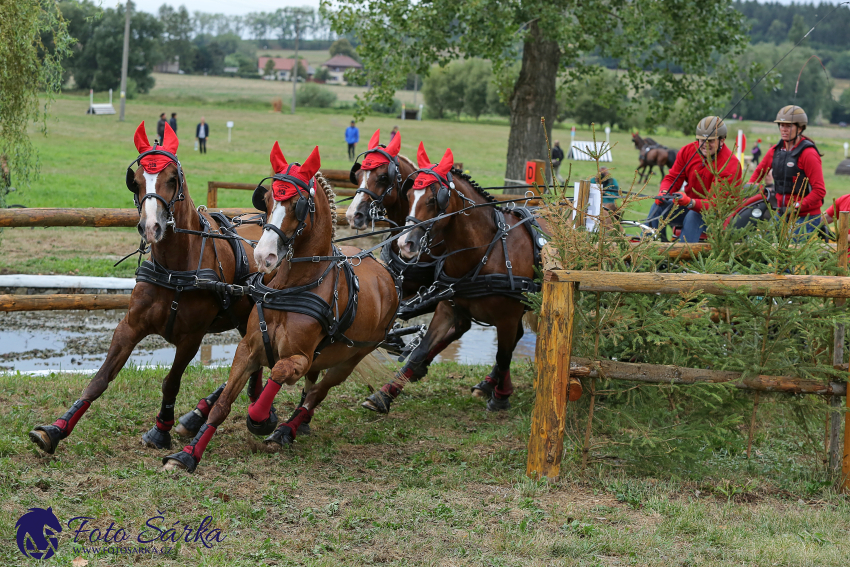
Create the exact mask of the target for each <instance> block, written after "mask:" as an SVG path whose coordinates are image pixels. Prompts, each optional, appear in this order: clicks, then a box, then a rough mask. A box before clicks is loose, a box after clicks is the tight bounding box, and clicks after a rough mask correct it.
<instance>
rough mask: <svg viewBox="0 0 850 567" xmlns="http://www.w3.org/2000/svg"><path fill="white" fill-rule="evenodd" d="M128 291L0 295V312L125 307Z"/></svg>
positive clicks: (128, 303) (128, 298) (128, 304)
mask: <svg viewBox="0 0 850 567" xmlns="http://www.w3.org/2000/svg"><path fill="white" fill-rule="evenodd" d="M129 306H130V294H129V293H110V294H105V295H98V294H94V293H81V294H71V293H59V294H53V295H0V312H10V311H57V310H59V311H62V310H66V309H67V310H77V309H80V310H85V311H95V310H99V309H127V307H129Z"/></svg>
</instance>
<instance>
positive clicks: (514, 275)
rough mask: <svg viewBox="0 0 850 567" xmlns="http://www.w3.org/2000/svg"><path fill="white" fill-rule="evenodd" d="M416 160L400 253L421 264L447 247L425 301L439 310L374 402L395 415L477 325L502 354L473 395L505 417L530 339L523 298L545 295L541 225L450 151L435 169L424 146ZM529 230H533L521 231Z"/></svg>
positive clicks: (382, 409) (422, 299)
mask: <svg viewBox="0 0 850 567" xmlns="http://www.w3.org/2000/svg"><path fill="white" fill-rule="evenodd" d="M417 161H418V164H419V168H420V169H419V170H418V175H417V177H416V181H415V182H414V183H413V185H412V186H410V187H409V188H408V190H407V200H408V202H409V203H410V209H409V212H408V216H407V223H406V224H407V228H408V230H409V232H407V233H405V234H404V235H403V236H402V237H401V238H399V250H400V254H401V257H402V258H404V259H405V260H408V261H414V260H415V259H416V258H417V257H418V256H419V255H420V254H422V253H425V252H427V251H428V248H429V247H430V246H431V243H434V242H442V243H444V247H445V251H444V253H442V254H441V255H440V256H438V257H437V265H436V268H435V280H434V284H433V285H432V287H431V288H430V289H429V290H428V293H426V294H425V295H424V296H423V297H422V298H421V303H424V304H428V303H431V304H434V303H436V308H435V311H434V316H433V318H432V320H431V324H430V325H429V327H428V332H427V333H426V335H425V337H424V338H423V340H422V342H421V343H420V344H419V346H417V348H416V349H415V350H414V351H413V353H412V354H411V356H410V359H409V360H408V362H407V364H406V365H405V366H404V367H403V368H402V370H401V371H400V372H399V374H397V375H396V378H395V380H394V381H393V382H390V383H388V384H386V385H384V386H383V387H382V388H381V389H380V390H379V391H378V392H375V393H374V394H373V395H372V396H371V397H370V400H372V401H373V403H374V405H375V406H376V408H375V409H376V411H382V412H383V413H386V412H388V411H389V407H390V404H391V403H392V401H393V400H394V399H395V398H396V397H397V396H398V395H399V394H400V393H401V391H402V389H403V388H404V385H405V383H406V382H409V381H415V380H418V379H420V378H421V377H423V376H425V374H426V373H427V372H428V366H429V365H430V363H431V361H433V359H434V357H435V356H436V354H437V353H439V352H440V351H441V350H443V349H444V348H445V347H446V346H447V345H448V344H449V343H450V342H452V341H455V340H457V339H459V338H460V337H461V336H463V334H464V333H466V331H468V330H469V329H470V327H471V326H472V322H473V321H475V322H480V323H483V324H486V325H493V326H495V327H496V334H497V340H498V349H497V354H496V363H495V365H494V366H493V369H492V370H491V371H490V374H489V375H488V376H487V377H486V378H485V379H484V380H482V381H481V382H479V383H478V384H476V385H475V386H473V388H472V393H473V394H474V395H476V396H479V397H484V398H487V399H488V400H487V409H488V410H491V411H498V410H506V409H508V408H510V402H509V399H508V398H509V397H510V395H511V394H512V393H513V385H512V383H511V372H510V364H511V359H512V357H513V351H514V349H515V348H516V345H517V343H518V342H519V340H520V339H521V338H522V335H523V328H522V316H523V314H524V313H525V311H526V306H525V304H524V303H523V299H524V294H525V293H527V292H534V291H539V289H540V287H539V285H538V284H536V283H535V282H534V279H533V278H534V268H535V265H539V257H540V250H541V248H542V246H543V244H544V243H545V241H541V240H540V237H539V236H537V235H536V234H535V230H534V229H532V228H531V225H532V224H533V222H532V221H533V220H534V218H533V216H532V215H531V213H530V212H529V211H528V210H527V209H523V208H517V209H514V210H511V211H508V212H507V214H506V213H505V212H503V211H502V210H500V209H499V208H497V207H496V206H495V205H496V203H498V201H496V200H495V199H494V198H493V197H492V196H490V195H489V194H487V193H486V192H485V191H484V190H482V189H481V188H480V187H479V186H478V185H477V184H476V183H475V182H474V181H472V180H471V179H470V178H469V177H468V176H466V175H464V174H463V173H461V172H460V171H459V170H457V169H453V167H452V164H453V163H454V157H453V155H452V152H451V150H450V149H449V150H446V153H445V155H444V156H443V159H442V160H441V161H440V163H439V164H432V163H431V162H430V160H429V159H428V156H427V154H426V153H425V148H424V146H423V145H422V144H421V143H420V145H419V151H418V155H417ZM491 203H492V205H490V204H491ZM473 206H474V208H473ZM523 225H524V227H525V228H526V229H527V230H514V229H516V228H520V227H522V226H523ZM370 409H372V408H370Z"/></svg>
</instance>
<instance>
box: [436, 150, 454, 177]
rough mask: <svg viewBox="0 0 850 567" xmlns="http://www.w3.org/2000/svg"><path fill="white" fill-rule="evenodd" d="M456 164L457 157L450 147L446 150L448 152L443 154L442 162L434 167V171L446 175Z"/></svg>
mask: <svg viewBox="0 0 850 567" xmlns="http://www.w3.org/2000/svg"><path fill="white" fill-rule="evenodd" d="M454 164H455V157H454V156H453V155H452V149H451V148H448V149H447V150H446V153H445V154H443V159H441V160H440V163H438V164H437V167H435V168H434V171H436V172H437V173H439V174H440V175H445V174H446V173H448V172H449V171H451V169H452V167H453V166H454Z"/></svg>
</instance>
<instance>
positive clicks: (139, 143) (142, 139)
mask: <svg viewBox="0 0 850 567" xmlns="http://www.w3.org/2000/svg"><path fill="white" fill-rule="evenodd" d="M133 143H134V144H136V149H137V150H139V153H140V154H143V153H145V152H146V151H148V150H149V149H151V145H150V143H149V142H148V134H147V132H145V121H144V120H142V123H141V124H139V127H138V128H136V134H135V136H133Z"/></svg>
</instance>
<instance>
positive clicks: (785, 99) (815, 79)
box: [732, 43, 831, 121]
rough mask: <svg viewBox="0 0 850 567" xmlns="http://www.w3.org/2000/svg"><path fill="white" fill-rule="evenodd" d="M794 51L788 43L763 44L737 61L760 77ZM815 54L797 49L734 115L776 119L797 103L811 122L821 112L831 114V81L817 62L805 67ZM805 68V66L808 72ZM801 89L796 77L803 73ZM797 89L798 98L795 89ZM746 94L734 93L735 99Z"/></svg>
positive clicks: (811, 51) (736, 91)
mask: <svg viewBox="0 0 850 567" xmlns="http://www.w3.org/2000/svg"><path fill="white" fill-rule="evenodd" d="M790 48H791V46H790V45H789V44H787V43H784V44H782V45H773V44H771V43H761V44H759V45H754V46H752V47H750V48H749V49H748V50H747V51H746V53H744V54H743V55H742V56H741V57H739V59H738V65H739V66H740V67H741V68H742V69H743V68H746V67H749V68H751V69H753V70H754V71H755V72H757V73H758V75H759V76H761V74H763V73H764V72H765V71H767V70H768V69H770V68H771V67H772V66H773V65H774V63H775V62H776V61H778V60H779V59H780V58H781V57H782V56H783V55H785V53H786V52H787V51H788V50H789V49H790ZM813 54H814V51H813V50H812V49H810V48H807V47H805V48H804V47H798V48H797V49H795V50H794V51H792V52H791V53H790V54H789V55H788V56H787V57H786V58H785V59H784V60H783V61H782V63H780V64H779V66H778V67H777V68H776V69H774V70H773V71H772V72H771V73H770V74H769V75H768V76H767V77H766V78H765V80H764V81H763V82H762V83H761V84H760V85H759V86H757V87H756V89H755V90H754V91H753V93H752V94H751V95H750V96H749V97H748V98H747V99H745V100H743V101H742V102H741V104H740V105H739V106H738V108H737V109H736V111H735V112H737V113H738V114H741V115H743V116H744V118H747V119H750V120H773V119H774V118H776V112H777V111H778V110H779V109H780V108H782V107H783V106H785V105H787V104H797V105H799V106H802V107H803V108H804V109H805V110H806V114H807V115H808V116H809V120H810V121H814V119H815V118H816V117H817V116H818V114H820V113H821V112H822V111H826V112H829V111H831V109H830V108H827V106H826V105H827V104H828V103H829V101H830V100H831V95H830V86H829V81H828V80H827V77H826V73H824V71H823V69H822V68H821V66H820V65H819V64H818V62H817V60H813V61H811V63H809V64H808V65H806V61H807V60H808V59H809V57H811V56H812V55H813ZM803 65H806V67H805V69H804V68H803ZM801 69H803V74H802V75H801V76H800V83H799V88H797V76H798V75H799V74H800V70H801ZM795 88H797V94H796V96H795V94H794V90H795ZM741 94H743V93H742V91H739V90H735V91H733V96H732V98H733V100H738V97H740V95H741Z"/></svg>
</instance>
